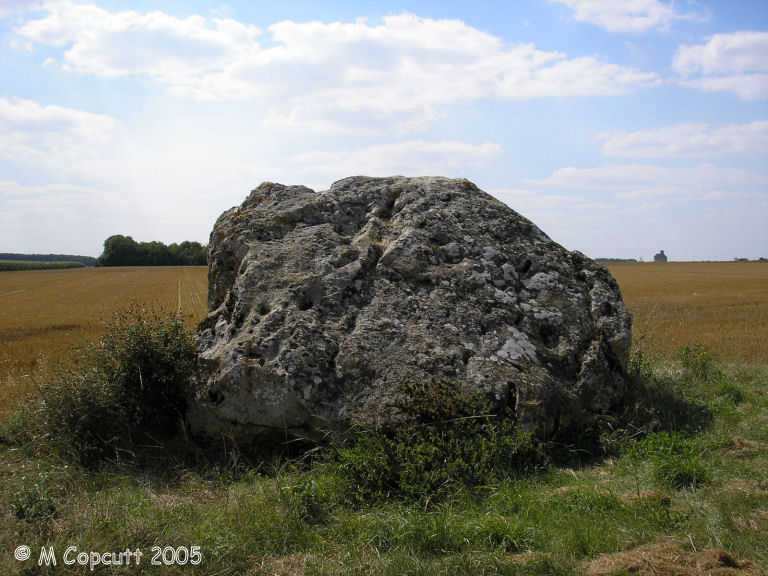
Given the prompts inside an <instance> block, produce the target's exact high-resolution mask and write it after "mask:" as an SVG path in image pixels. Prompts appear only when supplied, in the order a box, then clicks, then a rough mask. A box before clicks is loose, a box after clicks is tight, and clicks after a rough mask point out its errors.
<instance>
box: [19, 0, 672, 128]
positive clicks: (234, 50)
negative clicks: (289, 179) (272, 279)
mask: <svg viewBox="0 0 768 576" xmlns="http://www.w3.org/2000/svg"><path fill="white" fill-rule="evenodd" d="M16 34H17V36H18V37H20V38H22V39H24V40H26V41H28V42H32V43H33V45H34V44H35V43H37V44H42V45H48V46H55V47H59V48H60V49H61V50H62V54H61V60H60V65H61V66H62V67H64V68H68V69H71V70H73V71H76V72H79V73H84V74H95V75H99V76H105V77H112V76H141V77H148V78H151V79H152V80H154V81H156V82H157V83H158V84H160V85H162V86H164V87H165V88H166V89H167V90H168V91H169V92H171V93H172V94H174V95H176V96H179V97H184V98H193V99H197V100H212V101H242V102H250V103H254V104H256V105H259V106H260V107H261V109H262V110H263V111H264V112H265V115H266V117H267V118H268V119H269V122H270V123H271V125H272V126H273V127H274V126H296V125H300V126H301V127H302V128H305V129H317V130H328V129H334V128H335V129H337V130H349V131H352V130H354V131H358V130H363V131H370V132H377V131H378V132H381V131H383V130H391V129H392V128H393V127H394V128H396V129H400V130H402V129H409V128H412V127H417V126H420V125H421V124H422V123H423V122H425V121H428V120H429V119H432V118H436V117H438V116H440V114H441V113H442V111H443V110H444V109H445V108H446V107H447V106H450V105H460V104H463V103H466V102H470V101H474V100H478V99H484V98H496V99H516V100H520V99H530V98H541V97H569V96H589V95H614V94H625V93H630V92H633V91H635V90H637V89H638V88H642V87H647V86H652V85H655V84H657V83H658V82H659V81H660V80H659V77H658V76H657V75H656V74H653V73H644V72H640V71H637V70H635V69H632V68H627V67H624V66H619V65H615V64H610V63H606V62H603V61H601V60H599V59H597V58H595V57H592V56H587V57H583V56H582V57H575V58H571V57H569V56H568V55H566V54H563V53H560V52H554V51H542V50H539V49H537V48H536V47H535V46H534V45H532V44H508V43H506V42H504V41H503V40H501V39H500V38H498V37H496V36H493V35H491V34H489V33H487V32H483V31H481V30H478V29H476V28H473V27H471V26H469V25H467V24H466V23H464V22H462V21H459V20H434V19H429V18H421V17H418V16H414V15H412V14H399V15H393V16H388V17H385V18H384V19H383V20H382V21H381V22H379V23H371V22H369V21H367V20H365V19H359V20H356V21H354V22H346V23H342V22H335V23H322V22H306V23H298V22H292V21H283V22H278V23H276V24H273V25H272V26H270V27H269V28H267V29H266V30H260V29H258V28H256V27H254V26H250V25H247V24H243V23H241V22H238V21H235V20H232V19H220V18H214V19H212V20H209V19H206V18H203V17H201V16H190V17H188V18H177V17H175V16H171V15H168V14H165V13H162V12H157V11H155V12H150V13H139V12H134V11H125V12H109V11H106V10H104V9H102V8H98V7H96V6H93V5H80V4H72V3H70V2H57V3H51V4H46V14H45V15H44V16H43V17H42V18H40V19H37V20H30V21H28V22H26V23H25V24H23V25H22V26H19V27H18V28H17V29H16ZM363 117H365V118H367V119H368V121H367V122H365V123H363V122H361V121H360V119H361V118H363ZM425 119H426V120H425Z"/></svg>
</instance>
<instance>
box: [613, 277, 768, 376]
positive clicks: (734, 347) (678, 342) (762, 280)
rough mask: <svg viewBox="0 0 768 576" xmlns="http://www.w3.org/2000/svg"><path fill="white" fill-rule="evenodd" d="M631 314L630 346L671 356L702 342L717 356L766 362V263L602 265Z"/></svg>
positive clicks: (767, 341)
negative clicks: (632, 319) (683, 347)
mask: <svg viewBox="0 0 768 576" xmlns="http://www.w3.org/2000/svg"><path fill="white" fill-rule="evenodd" d="M607 267H608V269H609V270H610V271H611V274H613V275H614V277H615V278H616V280H617V281H618V282H619V286H620V287H621V292H622V295H623V296H624V302H625V303H626V304H627V305H628V306H629V308H630V310H632V313H633V314H634V318H635V323H634V331H633V332H634V333H633V336H634V347H635V348H637V347H642V348H643V350H645V351H646V353H647V354H649V355H651V356H653V357H655V358H673V357H674V356H675V354H676V352H677V350H678V349H679V348H680V347H681V346H685V345H694V344H702V345H704V346H705V347H706V348H707V349H708V350H709V351H711V352H712V353H713V354H714V356H715V357H716V358H718V359H720V360H743V361H746V362H757V363H767V362H768V263H765V262H670V263H666V264H655V263H616V264H608V265H607Z"/></svg>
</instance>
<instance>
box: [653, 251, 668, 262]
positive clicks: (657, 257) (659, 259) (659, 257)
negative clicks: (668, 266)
mask: <svg viewBox="0 0 768 576" xmlns="http://www.w3.org/2000/svg"><path fill="white" fill-rule="evenodd" d="M653 261H654V262H666V261H667V255H666V254H664V250H662V251H660V252H659V253H658V254H656V255H655V256H654V257H653Z"/></svg>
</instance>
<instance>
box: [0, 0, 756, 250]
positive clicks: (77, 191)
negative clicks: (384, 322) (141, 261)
mask: <svg viewBox="0 0 768 576" xmlns="http://www.w3.org/2000/svg"><path fill="white" fill-rule="evenodd" d="M357 174H366V175H371V176H386V175H392V174H403V175H409V176H416V175H444V176H450V177H465V178H469V179H470V180H472V181H473V182H475V183H476V184H477V185H478V186H480V187H481V188H482V189H483V190H485V191H486V192H489V193H491V194H493V195H494V196H496V197H498V198H500V199H501V200H503V201H504V202H506V203H507V204H509V205H510V206H511V207H512V208H514V209H515V210H517V211H518V212H520V213H521V214H523V215H524V216H526V217H528V218H530V219H531V220H533V221H534V222H535V223H536V224H537V225H539V227H540V228H542V229H543V230H544V231H545V232H546V233H547V234H549V235H550V236H551V237H552V238H553V239H554V240H556V241H558V242H560V243H561V244H563V245H564V246H565V247H567V248H569V249H572V250H580V251H582V252H584V253H585V254H587V255H588V256H591V257H616V258H638V259H639V258H644V259H646V260H648V259H650V258H651V257H652V256H653V254H654V253H656V252H657V251H658V250H659V249H665V251H666V252H667V254H668V255H669V256H670V258H671V259H672V260H731V259H733V258H734V257H746V258H753V259H754V258H758V257H768V3H766V2H765V1H764V0H754V1H749V0H746V1H740V2H733V1H723V2H714V1H713V2H707V1H704V0H700V1H688V2H686V1H682V0H679V1H676V2H667V1H662V0H632V1H629V0H628V1H626V2H617V1H616V0H541V1H520V2H517V1H515V2H506V1H505V2H494V1H487V2H450V1H441V2H395V1H371V2H365V1H360V2H309V1H304V2H291V1H289V0H281V1H279V2H278V1H262V2H230V3H228V4H220V3H213V2H204V1H194V2H188V1H187V2H180V1H173V0H166V1H163V0H153V1H151V2H150V1H144V0H141V1H133V2H124V1H119V0H95V1H94V2H83V1H51V2H39V1H37V0H0V252H34V253H50V252H54V253H73V254H88V255H94V256H98V255H99V254H100V253H101V250H102V243H103V241H104V239H105V238H107V237H108V236H109V235H111V234H125V235H130V236H133V237H134V238H135V239H136V240H138V241H149V240H160V241H163V242H166V243H171V242H180V241H182V240H197V241H200V242H207V239H208V235H209V233H210V230H211V228H212V226H213V223H214V221H215V219H216V218H217V217H218V215H219V214H220V213H221V212H222V211H224V210H226V209H228V208H230V207H232V206H234V205H237V204H239V203H240V202H242V200H243V199H244V198H245V196H246V195H247V194H248V192H249V191H250V190H251V189H252V188H254V187H256V186H257V185H258V184H259V183H261V182H263V181H274V182H282V183H285V184H305V185H308V186H310V187H312V188H314V189H316V190H324V189H327V188H328V187H329V186H330V184H331V183H332V182H334V181H335V180H338V179H340V178H344V177H347V176H352V175H357Z"/></svg>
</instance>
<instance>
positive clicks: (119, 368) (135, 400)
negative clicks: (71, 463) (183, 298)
mask: <svg viewBox="0 0 768 576" xmlns="http://www.w3.org/2000/svg"><path fill="white" fill-rule="evenodd" d="M196 369H197V352H196V349H195V345H194V342H193V339H192V335H191V334H190V333H189V332H188V331H187V330H186V328H185V327H184V321H183V318H182V317H181V316H180V315H179V314H171V315H169V316H168V317H167V318H161V317H160V316H159V315H158V314H157V313H155V312H148V311H146V310H142V309H140V308H138V307H137V306H135V305H134V306H132V307H131V308H129V309H128V310H124V311H120V312H117V313H116V314H115V315H114V317H113V319H112V321H111V322H110V323H109V324H108V325H107V327H106V330H105V332H104V335H103V336H102V337H101V339H100V341H99V343H98V344H95V345H92V346H90V347H89V348H87V349H86V351H85V353H84V356H83V358H82V360H81V362H80V363H79V364H78V366H77V367H76V368H75V369H70V370H68V371H66V372H65V373H63V374H60V375H58V376H57V377H56V379H55V380H54V381H53V382H50V383H48V384H46V385H44V386H42V387H41V391H40V392H41V396H42V401H41V403H40V405H39V406H38V407H37V409H36V410H37V414H36V415H35V418H30V417H29V415H26V416H22V417H21V418H20V421H21V422H26V423H27V425H29V423H30V422H32V421H34V420H36V421H37V422H38V426H39V427H40V430H38V433H40V434H42V436H43V437H44V438H45V439H47V440H53V441H54V443H55V444H56V445H57V446H58V447H59V448H62V449H64V450H66V451H70V452H73V453H74V454H75V455H76V457H77V458H78V459H79V460H80V461H81V462H82V463H84V464H93V463H95V462H98V461H100V460H104V459H114V460H121V461H122V460H126V459H129V460H132V459H134V458H135V456H136V452H137V450H139V449H140V448H141V447H143V446H144V447H145V446H147V445H149V444H153V445H157V444H158V442H162V441H164V440H167V439H170V438H173V437H174V435H175V434H176V433H177V432H178V431H179V428H180V423H181V421H182V418H183V414H184V411H185V409H186V396H187V390H188V387H189V386H190V383H191V381H192V379H193V377H194V375H195V373H196Z"/></svg>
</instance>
